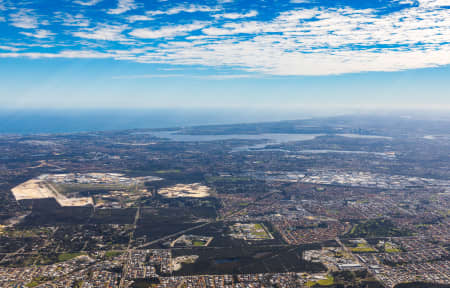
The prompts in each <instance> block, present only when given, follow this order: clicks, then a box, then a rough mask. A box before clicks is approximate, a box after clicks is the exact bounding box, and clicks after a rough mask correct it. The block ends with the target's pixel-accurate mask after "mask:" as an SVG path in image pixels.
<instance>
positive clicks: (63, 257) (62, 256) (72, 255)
mask: <svg viewBox="0 0 450 288" xmlns="http://www.w3.org/2000/svg"><path fill="white" fill-rule="evenodd" d="M81 255H86V253H82V252H76V253H62V254H59V255H58V261H60V262H64V261H67V260H70V259H73V258H75V257H78V256H81Z"/></svg>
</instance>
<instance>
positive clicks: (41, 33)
mask: <svg viewBox="0 0 450 288" xmlns="http://www.w3.org/2000/svg"><path fill="white" fill-rule="evenodd" d="M19 33H20V34H23V35H25V36H28V37H34V38H39V39H44V38H49V37H51V36H53V35H55V33H52V32H50V31H48V30H43V29H39V30H36V31H34V32H23V31H22V32H19Z"/></svg>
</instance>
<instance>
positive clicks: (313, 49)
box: [0, 0, 450, 111]
mask: <svg viewBox="0 0 450 288" xmlns="http://www.w3.org/2000/svg"><path fill="white" fill-rule="evenodd" d="M449 9H450V0H418V1H413V0H391V1H388V0H380V1H357V0H337V1H330V0H291V1H275V0H271V1H262V0H259V1H239V0H217V1H216V0H214V1H212V0H208V1H189V2H184V1H170V0H169V1H157V0H152V1H142V0H113V1H112V0H65V1H57V2H55V1H49V0H35V1H10V0H0V27H1V28H0V29H1V31H2V33H1V36H0V106H1V107H3V108H12V109H22V108H33V109H39V108H51V109H53V108H56V109H58V108H114V109H117V108H127V109H133V108H188V109H190V108H204V109H208V108H229V109H233V108H245V107H248V108H254V109H281V110H282V109H288V110H289V109H290V110H292V109H315V110H323V109H325V110H331V111H339V110H340V109H347V110H348V109H350V110H380V109H381V110H382V109H403V110H408V109H412V110H444V111H445V110H450V97H449V96H450V95H449V93H448V91H449V90H450V84H449V81H448V79H450V65H449V64H450V43H449V41H448V39H450V17H448V15H449V11H450V10H449Z"/></svg>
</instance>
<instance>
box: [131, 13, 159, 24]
mask: <svg viewBox="0 0 450 288" xmlns="http://www.w3.org/2000/svg"><path fill="white" fill-rule="evenodd" d="M127 20H128V22H131V23H134V22H137V21H152V20H154V18H152V17H149V16H145V15H133V16H129V17H127Z"/></svg>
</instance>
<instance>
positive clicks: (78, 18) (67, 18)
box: [55, 12, 89, 27]
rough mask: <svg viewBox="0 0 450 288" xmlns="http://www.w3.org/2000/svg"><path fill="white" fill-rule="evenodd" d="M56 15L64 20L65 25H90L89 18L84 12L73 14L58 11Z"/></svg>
mask: <svg viewBox="0 0 450 288" xmlns="http://www.w3.org/2000/svg"><path fill="white" fill-rule="evenodd" d="M55 17H56V18H57V19H59V20H60V21H62V25H64V26H75V27H88V26H89V19H87V18H86V17H84V16H83V15H82V14H76V15H71V14H69V13H62V12H56V13H55Z"/></svg>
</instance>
